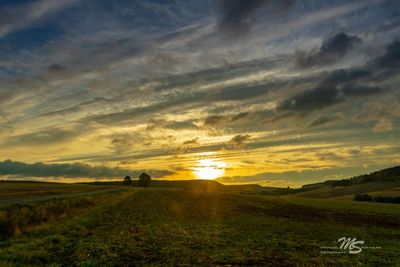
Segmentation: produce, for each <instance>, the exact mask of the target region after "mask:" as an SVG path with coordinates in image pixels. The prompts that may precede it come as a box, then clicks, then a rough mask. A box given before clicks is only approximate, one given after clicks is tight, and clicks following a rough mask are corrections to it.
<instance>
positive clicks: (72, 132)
mask: <svg viewBox="0 0 400 267" xmlns="http://www.w3.org/2000/svg"><path fill="white" fill-rule="evenodd" d="M82 131H83V129H82ZM82 131H81V130H78V129H76V128H74V129H62V128H51V129H46V130H43V131H39V132H34V133H29V134H23V135H17V136H11V137H9V138H7V139H6V141H5V142H4V143H3V144H2V145H3V146H8V145H18V146H24V145H33V146H34V145H48V144H55V143H59V142H63V141H68V140H71V139H72V138H74V137H77V136H79V135H80V134H82Z"/></svg>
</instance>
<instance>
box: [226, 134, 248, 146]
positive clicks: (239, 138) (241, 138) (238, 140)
mask: <svg viewBox="0 0 400 267" xmlns="http://www.w3.org/2000/svg"><path fill="white" fill-rule="evenodd" d="M249 139H250V135H248V134H246V135H241V134H238V135H236V136H234V137H233V138H232V139H231V140H230V141H229V144H231V145H234V146H242V145H244V143H245V142H246V141H247V140H249Z"/></svg>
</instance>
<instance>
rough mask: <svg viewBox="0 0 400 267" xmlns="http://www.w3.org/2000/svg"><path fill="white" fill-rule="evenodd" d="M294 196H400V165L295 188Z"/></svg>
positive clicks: (350, 197) (343, 197)
mask: <svg viewBox="0 0 400 267" xmlns="http://www.w3.org/2000/svg"><path fill="white" fill-rule="evenodd" d="M287 193H291V194H292V195H293V196H298V197H310V198H335V199H352V198H353V197H354V195H355V194H365V193H368V194H370V195H373V196H400V166H398V167H392V168H388V169H384V170H380V171H376V172H372V173H370V174H364V175H359V176H354V177H351V178H349V179H342V180H328V181H325V182H321V183H315V184H308V185H304V186H303V187H302V188H299V189H293V190H291V192H287Z"/></svg>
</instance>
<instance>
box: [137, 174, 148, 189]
mask: <svg viewBox="0 0 400 267" xmlns="http://www.w3.org/2000/svg"><path fill="white" fill-rule="evenodd" d="M150 183H151V177H150V175H148V174H147V173H145V172H144V173H142V174H141V175H139V183H138V185H139V186H141V187H148V186H150Z"/></svg>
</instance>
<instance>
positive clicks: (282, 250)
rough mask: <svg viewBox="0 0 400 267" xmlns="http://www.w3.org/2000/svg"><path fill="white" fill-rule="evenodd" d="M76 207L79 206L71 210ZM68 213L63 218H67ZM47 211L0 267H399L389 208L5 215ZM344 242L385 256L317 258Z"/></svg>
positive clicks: (260, 200)
mask: <svg viewBox="0 0 400 267" xmlns="http://www.w3.org/2000/svg"><path fill="white" fill-rule="evenodd" d="M85 199H86V200H85ZM78 203H83V204H82V206H81V207H80V206H78V207H76V205H78ZM47 205H49V206H47ZM56 207H59V208H56ZM66 209H67V210H69V212H68V214H66V215H63V213H64V214H65V212H61V211H63V210H66ZM43 210H46V212H47V213H48V214H58V215H54V216H50V217H52V219H51V220H48V221H44V222H40V219H39V220H36V219H35V222H34V221H29V222H26V223H22V222H21V225H25V226H24V227H22V229H23V230H22V231H20V232H19V231H16V232H14V233H13V235H12V236H9V237H8V238H7V239H6V240H4V241H2V242H0V265H2V266H3V265H8V266H24V265H33V266H44V265H52V266H59V265H62V266H76V265H77V266H154V265H156V266H159V265H163V266H177V265H189V266H193V265H202V266H210V265H219V266H254V265H255V266H332V265H338V266H361V265H362V266H397V265H399V264H400V257H399V255H400V248H399V247H398V239H396V238H393V237H395V236H399V234H400V210H399V209H398V208H397V207H396V206H395V205H389V204H381V203H368V205H365V203H360V202H342V203H341V204H340V203H339V204H338V203H337V201H329V200H313V199H301V198H287V197H285V198H282V197H269V196H261V195H249V194H239V193H238V192H226V191H222V192H221V191H219V190H217V191H214V192H204V191H203V192H199V191H191V190H184V189H173V188H171V189H167V188H165V189H156V188H149V189H147V190H141V189H134V188H129V189H128V190H126V191H122V192H119V193H117V192H114V193H106V194H102V195H95V196H91V197H84V198H82V197H79V198H67V199H63V200H59V201H58V202H54V203H52V202H51V201H50V202H47V201H46V202H38V203H36V204H32V205H31V206H30V208H29V209H24V207H23V206H15V205H14V206H9V207H7V208H3V210H2V212H3V213H2V214H6V213H4V212H5V211H7V212H10V213H7V214H6V215H4V216H5V217H9V216H11V217H14V218H17V217H19V218H20V219H23V218H30V217H32V218H35V217H37V216H33V215H32V214H40V211H43ZM58 211H60V212H58ZM12 214H14V215H12ZM22 214H27V215H28V216H22ZM44 217H47V216H44ZM39 218H40V216H39ZM13 223H14V222H13ZM29 225H31V226H32V227H31V228H29V227H27V226H29ZM342 236H352V237H356V238H357V239H360V240H363V241H365V245H367V246H380V247H382V249H368V250H367V249H366V250H363V252H362V253H360V254H357V255H322V254H321V246H336V245H337V239H338V238H340V237H342Z"/></svg>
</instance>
